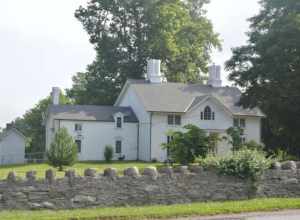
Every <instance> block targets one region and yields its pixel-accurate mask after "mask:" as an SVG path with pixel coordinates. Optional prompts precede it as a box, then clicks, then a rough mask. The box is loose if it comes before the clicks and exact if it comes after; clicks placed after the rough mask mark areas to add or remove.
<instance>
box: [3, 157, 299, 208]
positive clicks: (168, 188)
mask: <svg viewBox="0 0 300 220" xmlns="http://www.w3.org/2000/svg"><path fill="white" fill-rule="evenodd" d="M288 163H289V164H288V165H286V163H285V164H283V165H281V164H276V165H275V166H274V167H273V170H269V171H267V172H266V173H265V174H264V175H263V178H262V180H260V181H259V182H258V185H257V188H256V189H257V190H255V191H254V190H253V188H254V187H253V183H251V182H247V181H245V180H241V179H238V178H234V177H228V176H221V175H218V174H217V173H216V172H214V171H204V170H203V169H202V168H201V167H198V166H192V167H189V168H187V167H178V168H176V169H175V168H174V169H172V168H162V169H160V170H159V171H157V170H156V168H153V167H151V168H146V169H145V170H143V171H142V173H139V170H138V169H137V168H128V169H126V170H124V172H123V173H124V175H118V174H117V170H116V169H112V168H110V169H106V170H105V171H104V173H101V174H100V173H97V172H96V171H95V170H94V169H87V170H85V172H84V177H80V176H76V175H75V172H74V171H72V170H69V171H67V172H66V173H65V177H64V178H62V179H56V178H55V173H54V171H53V170H48V171H46V173H45V179H44V180H36V177H35V172H34V171H30V172H28V173H27V174H26V178H25V179H23V180H22V179H19V178H17V177H16V175H15V173H13V172H11V173H9V175H8V177H7V179H6V180H3V181H0V210H7V209H66V208H67V209H71V208H84V207H96V206H97V207H105V206H124V205H137V206H139V205H149V204H174V203H191V202H201V201H222V200H239V199H248V198H253V197H265V196H268V197H277V196H280V197H287V196H290V197H295V196H300V184H299V180H300V170H298V169H297V167H295V166H294V165H295V163H294V162H288Z"/></svg>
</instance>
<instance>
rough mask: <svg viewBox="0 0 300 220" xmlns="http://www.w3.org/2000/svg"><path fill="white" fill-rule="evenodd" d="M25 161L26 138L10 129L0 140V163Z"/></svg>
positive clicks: (20, 162)
mask: <svg viewBox="0 0 300 220" xmlns="http://www.w3.org/2000/svg"><path fill="white" fill-rule="evenodd" d="M24 162H25V139H24V138H23V137H22V136H20V135H19V134H17V133H15V132H14V131H9V132H8V134H7V136H5V137H4V138H3V139H2V140H1V141H0V164H22V163H24Z"/></svg>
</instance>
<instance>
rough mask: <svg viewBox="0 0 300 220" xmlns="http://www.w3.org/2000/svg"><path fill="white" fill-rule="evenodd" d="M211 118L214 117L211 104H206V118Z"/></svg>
mask: <svg viewBox="0 0 300 220" xmlns="http://www.w3.org/2000/svg"><path fill="white" fill-rule="evenodd" d="M211 118H212V112H211V108H210V107H209V106H206V107H205V109H204V120H211Z"/></svg>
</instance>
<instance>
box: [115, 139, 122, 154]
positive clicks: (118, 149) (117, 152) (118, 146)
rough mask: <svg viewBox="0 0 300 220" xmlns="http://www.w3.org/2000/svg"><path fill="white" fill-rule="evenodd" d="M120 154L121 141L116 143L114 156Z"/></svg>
mask: <svg viewBox="0 0 300 220" xmlns="http://www.w3.org/2000/svg"><path fill="white" fill-rule="evenodd" d="M120 153H122V141H116V154H120Z"/></svg>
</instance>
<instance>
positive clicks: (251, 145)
mask: <svg viewBox="0 0 300 220" xmlns="http://www.w3.org/2000/svg"><path fill="white" fill-rule="evenodd" d="M244 147H245V148H247V149H249V150H258V151H262V150H263V149H264V146H263V145H261V144H258V143H257V142H256V141H249V142H246V143H245V144H244Z"/></svg>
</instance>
